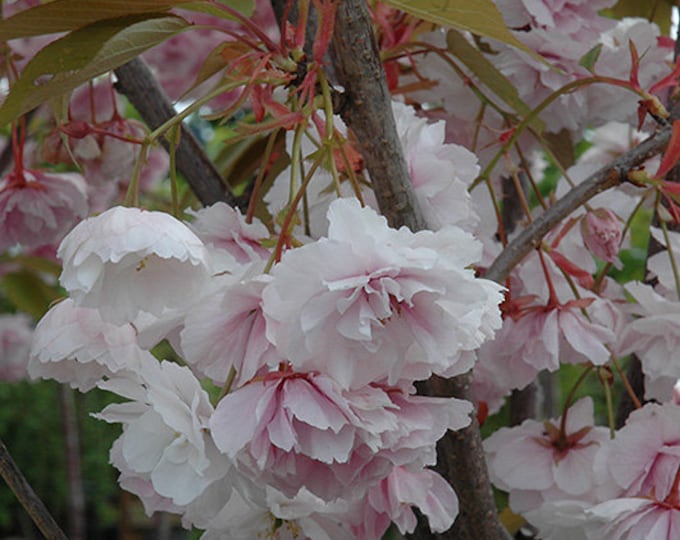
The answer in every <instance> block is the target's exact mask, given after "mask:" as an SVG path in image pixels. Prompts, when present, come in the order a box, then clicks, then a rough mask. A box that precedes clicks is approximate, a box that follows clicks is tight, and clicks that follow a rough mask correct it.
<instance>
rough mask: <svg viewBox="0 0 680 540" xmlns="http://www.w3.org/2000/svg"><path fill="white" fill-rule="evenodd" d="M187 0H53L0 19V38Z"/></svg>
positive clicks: (63, 29) (54, 29)
mask: <svg viewBox="0 0 680 540" xmlns="http://www.w3.org/2000/svg"><path fill="white" fill-rule="evenodd" d="M186 1H187V0H135V1H134V2H130V0H96V1H93V0H55V1H54V2H50V3H48V4H41V5H39V6H36V7H34V8H31V9H27V10H25V11H21V12H19V13H17V14H16V15H14V16H13V17H10V18H9V19H4V20H2V21H0V41H7V40H10V39H15V38H19V37H29V36H39V35H43V34H54V33H56V32H69V31H71V30H76V29H77V28H80V27H82V26H86V25H88V24H92V23H94V22H97V21H100V20H104V19H113V18H115V17H124V16H128V15H139V14H143V13H159V12H162V11H166V10H168V9H170V8H172V7H175V6H177V5H179V4H183V3H186Z"/></svg>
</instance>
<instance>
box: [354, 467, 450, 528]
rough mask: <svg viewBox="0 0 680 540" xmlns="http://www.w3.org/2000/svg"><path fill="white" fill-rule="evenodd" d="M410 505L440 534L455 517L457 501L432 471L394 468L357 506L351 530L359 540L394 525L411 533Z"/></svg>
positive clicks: (415, 521) (443, 481)
mask: <svg viewBox="0 0 680 540" xmlns="http://www.w3.org/2000/svg"><path fill="white" fill-rule="evenodd" d="M412 506H416V507H418V509H419V510H420V511H421V513H423V514H424V515H426V516H427V518H428V522H429V525H430V530H431V531H433V532H444V531H446V530H448V529H449V527H451V525H453V521H454V520H455V519H456V516H457V515H458V498H457V497H456V493H455V492H454V491H453V488H452V487H451V486H450V485H449V484H448V483H447V482H446V481H445V480H444V479H443V478H442V477H441V476H439V475H438V474H437V473H436V472H434V471H431V470H429V469H424V470H422V471H418V472H411V471H409V470H408V469H406V468H404V467H395V468H394V469H393V470H392V472H391V473H390V474H389V476H388V477H387V478H385V479H383V480H382V481H381V482H380V483H379V484H377V485H375V486H373V487H372V488H371V489H369V491H368V496H367V498H366V500H365V501H361V503H359V507H360V511H359V512H357V514H358V515H357V518H358V523H355V524H354V525H353V527H352V530H353V532H354V534H355V537H356V538H357V539H359V540H369V539H373V538H382V536H383V534H384V533H385V531H386V530H387V528H388V527H389V525H390V523H392V522H394V523H395V525H397V527H398V528H399V530H400V531H401V532H402V533H410V532H413V531H414V530H415V527H416V524H417V519H416V515H415V514H414V512H413V509H412Z"/></svg>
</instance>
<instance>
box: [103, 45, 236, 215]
mask: <svg viewBox="0 0 680 540" xmlns="http://www.w3.org/2000/svg"><path fill="white" fill-rule="evenodd" d="M115 73H116V77H117V78H118V83H117V84H116V88H117V89H118V90H119V91H120V92H121V93H122V94H125V95H126V96H127V98H128V99H129V100H130V103H132V105H133V106H134V107H135V109H137V112H139V114H140V115H141V116H142V118H143V119H144V121H145V122H146V123H147V125H148V126H149V127H150V128H151V129H156V128H157V127H159V126H161V125H162V124H164V123H165V122H166V121H167V120H169V119H170V118H172V117H173V116H175V109H174V107H173V106H172V103H170V100H169V99H168V97H167V95H166V94H165V92H164V91H163V89H162V88H161V87H160V86H159V84H158V82H157V81H156V79H155V78H154V76H153V75H152V74H151V72H150V71H149V68H148V67H147V66H146V64H145V63H144V61H143V60H142V59H141V58H135V59H134V60H132V61H130V62H128V63H127V64H125V65H123V66H120V67H119V68H117V69H116V70H115ZM181 130H182V132H181V136H180V140H179V144H178V146H177V151H176V152H177V153H176V159H177V168H178V169H179V170H180V172H181V173H182V174H183V175H184V178H186V180H187V182H188V183H189V186H191V189H192V190H193V192H194V193H195V194H196V196H197V197H198V199H199V200H200V201H201V203H202V204H203V205H205V206H207V205H211V204H213V203H216V202H218V201H224V202H226V203H228V204H229V205H231V206H239V205H238V201H237V199H236V197H235V196H234V195H233V194H232V193H231V191H230V190H229V187H228V186H227V185H226V183H225V182H224V181H223V179H222V175H221V174H220V173H219V171H218V170H217V169H216V168H215V166H214V165H213V163H212V162H211V161H210V159H208V156H206V155H205V152H204V151H203V148H202V147H201V145H200V144H199V142H198V141H197V140H196V137H194V135H193V133H191V132H190V131H189V130H188V129H187V128H186V127H185V126H184V125H182V126H181ZM161 144H162V145H163V146H164V147H165V148H166V150H167V149H168V148H169V146H170V142H169V141H168V140H167V139H166V138H165V137H162V138H161Z"/></svg>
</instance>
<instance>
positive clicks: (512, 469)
mask: <svg viewBox="0 0 680 540" xmlns="http://www.w3.org/2000/svg"><path fill="white" fill-rule="evenodd" d="M561 420H562V419H561V418H557V419H555V420H551V421H547V422H538V421H536V420H525V421H524V422H523V423H522V424H521V425H519V426H515V427H512V428H501V429H499V430H498V431H496V432H494V433H493V435H491V436H490V437H489V438H487V439H486V440H485V441H484V450H485V451H486V455H487V461H488V464H489V473H490V475H491V480H492V482H493V483H494V484H495V485H496V486H497V487H498V488H499V489H502V490H504V491H508V492H509V493H510V507H511V508H512V510H513V511H514V512H525V511H527V510H532V509H535V508H538V507H539V506H540V505H541V504H542V503H543V502H544V501H554V500H560V499H579V498H585V499H587V498H588V497H590V496H591V493H592V492H593V491H594V489H595V487H596V486H597V483H596V475H595V474H594V473H593V461H594V457H595V454H596V453H597V451H598V450H599V448H600V445H602V444H604V443H605V442H606V441H607V440H608V439H609V431H608V430H607V429H606V428H602V427H596V426H594V425H593V402H592V400H591V399H590V398H584V399H581V400H579V401H577V402H576V403H574V404H573V405H572V406H571V407H570V408H569V410H568V412H567V418H566V422H565V424H564V426H563V428H564V429H562V425H561Z"/></svg>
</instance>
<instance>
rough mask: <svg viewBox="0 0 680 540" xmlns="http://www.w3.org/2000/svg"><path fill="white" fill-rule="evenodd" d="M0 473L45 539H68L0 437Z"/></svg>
mask: <svg viewBox="0 0 680 540" xmlns="http://www.w3.org/2000/svg"><path fill="white" fill-rule="evenodd" d="M0 475H1V476H2V478H3V479H4V480H5V482H7V485H8V486H9V488H10V489H11V490H12V491H13V492H14V494H15V495H16V497H17V499H19V502H20V503H21V506H23V507H24V509H25V510H26V512H27V513H28V515H29V516H30V517H31V519H32V520H33V523H35V525H36V526H37V527H38V529H40V532H41V533H42V534H43V536H45V538H47V540H68V538H67V536H66V535H65V534H64V531H62V530H61V528H59V525H57V522H56V521H54V518H53V517H52V516H51V515H50V513H49V511H48V510H47V508H46V507H45V505H44V504H43V502H42V501H41V500H40V498H39V497H38V496H37V495H36V494H35V491H33V488H32V487H31V486H30V484H29V483H28V481H27V480H26V478H25V477H24V475H23V474H22V472H21V471H20V470H19V467H18V466H17V464H16V463H15V462H14V460H13V459H12V456H11V455H10V453H9V450H7V447H6V446H5V443H4V442H3V441H2V439H0Z"/></svg>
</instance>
